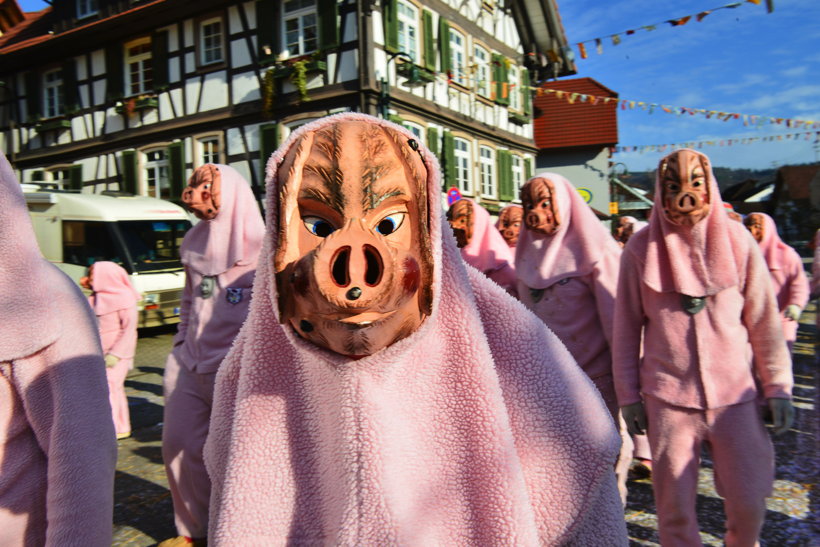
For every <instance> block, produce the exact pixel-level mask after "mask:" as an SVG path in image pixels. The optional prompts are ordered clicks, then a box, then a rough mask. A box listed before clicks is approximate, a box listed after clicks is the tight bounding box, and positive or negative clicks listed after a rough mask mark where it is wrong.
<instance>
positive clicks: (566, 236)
mask: <svg viewBox="0 0 820 547" xmlns="http://www.w3.org/2000/svg"><path fill="white" fill-rule="evenodd" d="M533 178H545V179H549V180H551V181H553V183H554V185H555V193H556V198H557V202H558V210H559V211H560V214H561V225H560V226H559V228H558V231H557V232H555V233H554V234H553V235H551V236H546V235H543V234H539V233H537V232H534V231H532V230H530V229H528V228H527V227H526V225H525V224H522V226H521V232H520V233H519V235H518V245H517V246H516V248H515V271H516V274H517V275H518V279H520V280H521V281H522V282H523V283H524V284H525V285H527V286H528V287H530V288H531V289H545V288H547V287H551V286H552V285H554V284H555V283H557V282H559V281H561V280H562V279H564V278H567V277H579V276H583V275H587V274H588V273H590V272H592V269H593V268H594V267H595V264H596V263H597V262H598V261H600V260H601V259H602V258H603V257H604V256H606V254H607V253H616V254H617V253H620V248H619V247H618V244H617V243H616V242H615V240H614V239H613V238H612V236H611V235H610V233H609V231H608V230H607V229H606V228H604V226H603V224H601V221H599V220H598V218H597V217H596V216H595V213H593V212H592V209H590V208H589V205H587V204H586V203H584V200H583V199H582V198H581V195H580V194H579V193H578V192H577V191H576V190H575V187H574V186H573V185H572V183H571V182H570V181H568V180H567V179H566V178H564V177H562V176H561V175H558V174H556V173H539V174H537V175H535V177H533ZM531 180H532V179H531Z"/></svg>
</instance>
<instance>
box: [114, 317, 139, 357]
mask: <svg viewBox="0 0 820 547" xmlns="http://www.w3.org/2000/svg"><path fill="white" fill-rule="evenodd" d="M117 317H118V319H119V322H120V333H119V337H118V338H117V341H116V342H114V345H112V346H111V349H109V350H108V353H110V354H112V355H116V356H117V357H119V358H120V359H133V358H134V355H135V354H136V352H137V306H136V305H134V306H132V307H130V308H127V309H123V310H117Z"/></svg>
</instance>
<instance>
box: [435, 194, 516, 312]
mask: <svg viewBox="0 0 820 547" xmlns="http://www.w3.org/2000/svg"><path fill="white" fill-rule="evenodd" d="M447 220H448V221H449V222H450V227H451V228H452V230H453V235H455V238H456V244H457V245H458V247H459V249H461V257H462V258H463V259H464V262H466V263H467V264H469V265H470V266H472V267H473V268H475V269H477V270H478V271H480V272H481V273H483V274H484V275H486V276H487V277H489V278H490V279H492V280H493V281H495V282H496V283H498V285H499V286H501V287H503V288H504V289H505V290H506V291H507V292H508V293H510V294H511V295H513V296H517V295H516V292H515V266H513V254H512V252H511V251H510V246H509V245H507V242H506V241H505V240H504V238H503V237H501V233H500V232H499V231H498V230H497V229H496V228H495V226H493V224H492V221H491V219H490V213H488V212H487V210H486V209H485V208H484V207H482V206H481V205H479V204H477V203H476V202H474V201H473V200H471V199H468V198H461V199H459V200H458V201H455V202H453V204H452V205H450V209H449V210H448V211H447Z"/></svg>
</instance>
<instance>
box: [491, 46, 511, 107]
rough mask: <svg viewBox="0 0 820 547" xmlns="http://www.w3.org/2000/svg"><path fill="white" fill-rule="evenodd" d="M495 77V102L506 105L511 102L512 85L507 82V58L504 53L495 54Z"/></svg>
mask: <svg viewBox="0 0 820 547" xmlns="http://www.w3.org/2000/svg"><path fill="white" fill-rule="evenodd" d="M493 77H494V78H495V102H496V103H498V104H500V105H505V106H506V105H508V104H510V86H509V85H508V84H507V60H506V59H505V58H504V56H503V55H493ZM505 90H506V94H505V92H504V91H505Z"/></svg>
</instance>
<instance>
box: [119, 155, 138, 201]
mask: <svg viewBox="0 0 820 547" xmlns="http://www.w3.org/2000/svg"><path fill="white" fill-rule="evenodd" d="M120 190H121V191H122V192H130V193H132V194H134V195H136V194H137V151H136V150H124V151H123V153H122V182H120Z"/></svg>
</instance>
